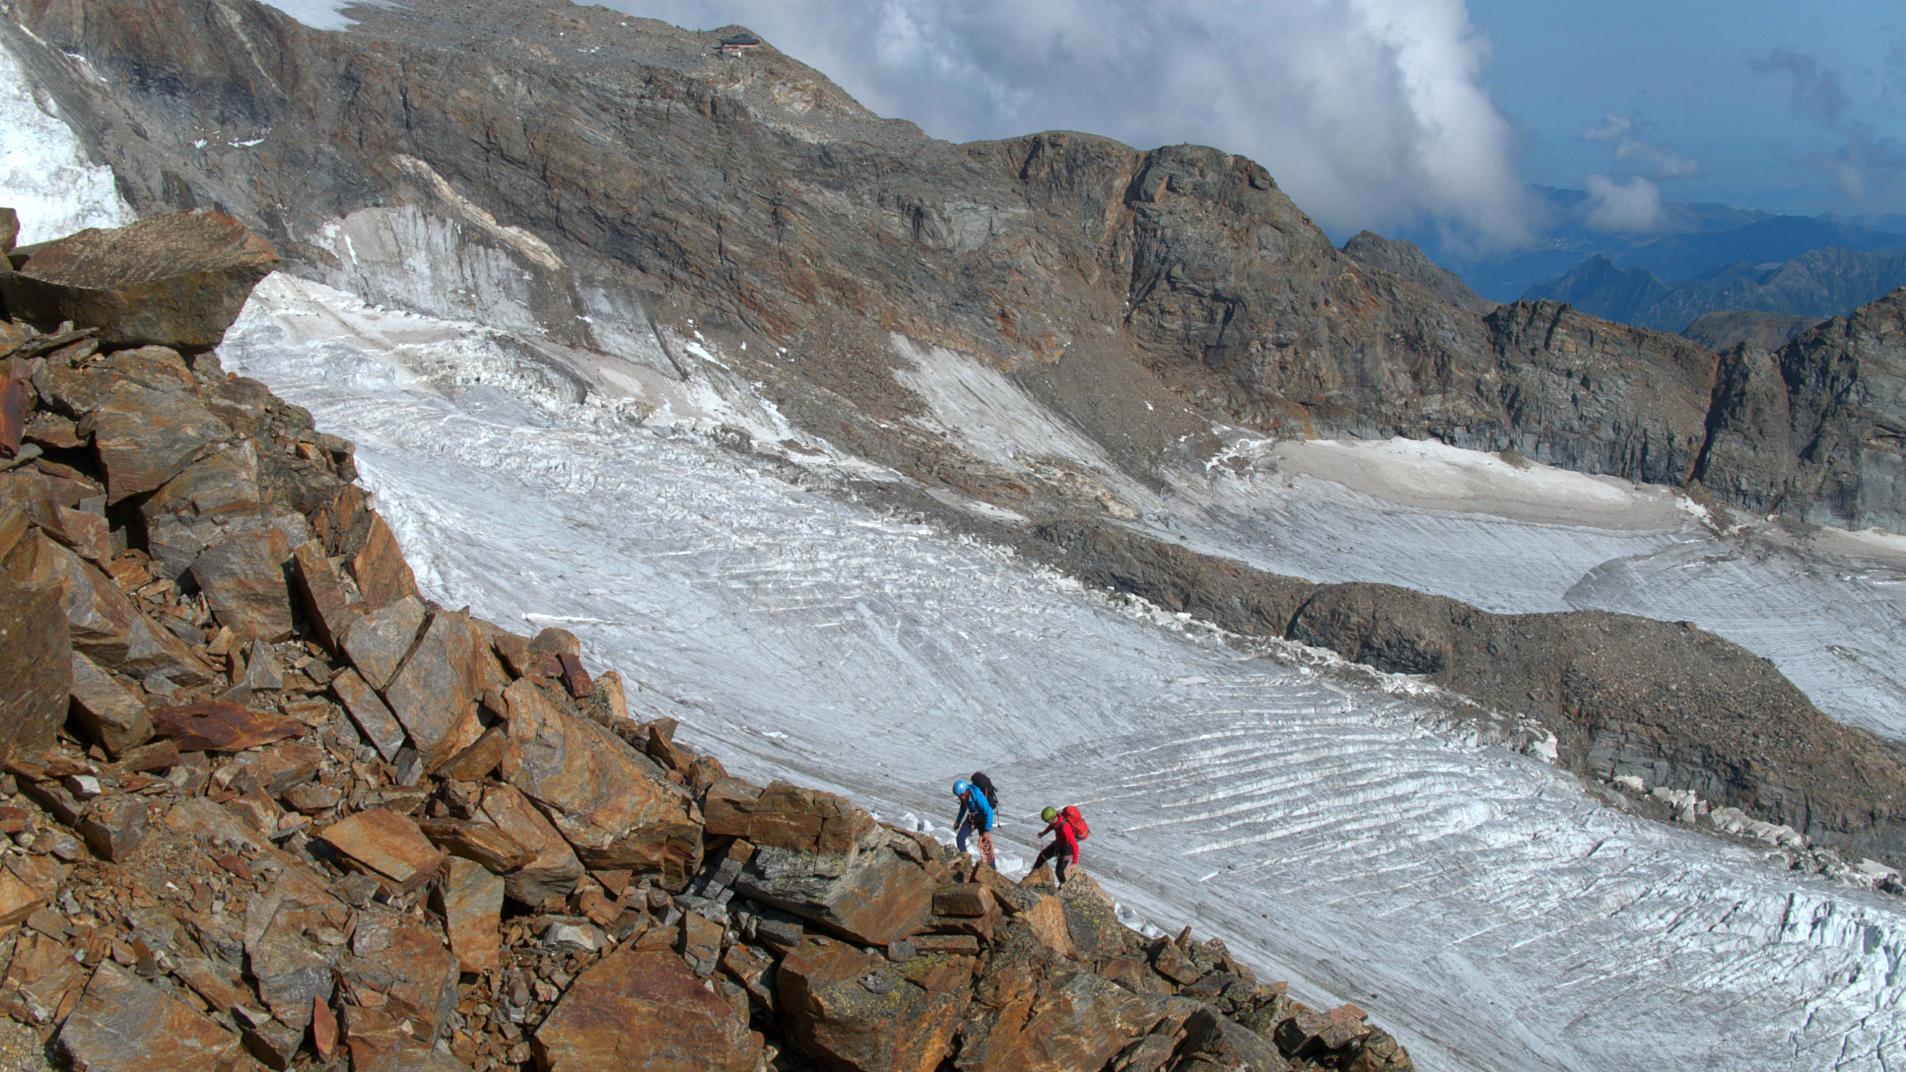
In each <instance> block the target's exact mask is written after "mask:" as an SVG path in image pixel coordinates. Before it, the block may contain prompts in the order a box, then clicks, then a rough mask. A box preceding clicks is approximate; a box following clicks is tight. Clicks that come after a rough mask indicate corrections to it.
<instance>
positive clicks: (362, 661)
mask: <svg viewBox="0 0 1906 1072" xmlns="http://www.w3.org/2000/svg"><path fill="white" fill-rule="evenodd" d="M427 613H428V611H426V610H425V609H424V604H423V600H421V599H418V598H417V597H416V596H405V597H404V598H402V599H399V600H396V601H394V602H391V603H388V604H386V605H384V606H382V607H380V608H378V609H377V610H373V611H370V612H368V613H365V614H363V615H361V616H359V617H357V618H355V619H354V620H353V621H352V622H350V623H349V625H348V627H347V628H346V629H345V630H344V632H343V635H342V638H341V642H342V645H343V648H344V654H345V655H346V656H347V657H349V658H350V660H351V665H352V666H355V667H357V672H358V673H360V674H362V675H364V680H365V681H368V682H370V685H371V687H372V688H374V689H382V688H384V687H386V686H387V685H389V684H390V679H391V677H392V676H393V675H395V674H396V673H397V668H398V667H400V666H402V665H403V663H404V656H406V655H409V654H410V649H411V646H412V645H413V644H415V643H416V642H417V630H419V629H421V628H423V624H424V617H425V615H426V614H427Z"/></svg>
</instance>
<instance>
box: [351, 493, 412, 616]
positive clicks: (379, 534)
mask: <svg viewBox="0 0 1906 1072" xmlns="http://www.w3.org/2000/svg"><path fill="white" fill-rule="evenodd" d="M369 526H370V527H369V528H368V529H367V530H366V533H365V536H364V544H363V546H362V547H359V548H358V549H357V551H356V552H355V553H354V554H352V555H351V557H350V560H349V562H348V563H347V565H348V568H349V569H350V571H351V578H352V579H353V580H355V581H356V582H357V590H358V591H359V592H361V593H363V596H364V605H365V606H367V607H373V608H375V607H383V606H388V605H390V604H392V603H395V602H396V601H398V600H400V599H402V598H404V597H405V596H415V595H417V594H418V593H417V578H416V577H415V576H413V575H412V574H411V572H410V563H408V562H406V561H404V552H403V550H402V549H401V548H400V547H398V546H397V537H396V535H395V534H393V533H392V532H391V530H390V526H389V525H387V524H385V523H384V519H383V518H382V517H381V516H379V515H377V514H375V513H373V514H371V515H370V521H369Z"/></svg>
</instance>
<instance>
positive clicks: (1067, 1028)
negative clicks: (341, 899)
mask: <svg viewBox="0 0 1906 1072" xmlns="http://www.w3.org/2000/svg"><path fill="white" fill-rule="evenodd" d="M1035 963H1038V962H1031V963H1029V962H1026V961H1024V960H1022V959H1020V958H1017V957H1002V956H1001V954H1000V953H999V952H997V951H996V952H995V953H994V955H993V959H992V960H991V961H990V962H989V963H988V965H987V968H986V974H985V976H983V977H982V979H981V982H980V984H979V985H978V986H977V987H976V989H975V1002H974V1005H973V1007H972V1009H971V1011H970V1012H969V1013H968V1015H967V1018H966V1019H967V1023H966V1025H965V1027H964V1029H963V1031H962V1033H961V1041H960V1053H959V1057H958V1058H957V1059H956V1061H955V1062H954V1067H956V1068H958V1069H960V1070H961V1072H1007V1070H1012V1072H1070V1070H1072V1069H1079V1068H1102V1067H1104V1066H1105V1064H1106V1062H1108V1061H1110V1060H1111V1059H1112V1058H1113V1057H1114V1056H1115V1055H1117V1054H1118V1053H1119V1052H1120V1051H1122V1050H1124V1049H1125V1048H1126V1047H1127V1046H1129V1045H1130V1044H1131V1043H1132V1042H1133V1041H1135V1040H1136V1039H1138V1038H1139V1037H1140V1036H1142V1035H1144V1034H1146V1033H1147V1032H1149V1031H1150V1030H1151V1029H1152V1026H1153V1025H1154V1024H1155V1023H1156V1022H1157V1021H1158V1020H1159V1018H1160V1016H1161V1015H1162V1014H1161V1012H1160V1010H1159V1007H1158V1006H1157V1005H1156V1004H1155V1003H1154V1002H1153V1001H1152V1000H1148V999H1146V998H1143V997H1141V996H1139V995H1137V994H1134V993H1132V992H1131V991H1128V990H1125V989H1122V988H1120V987H1118V986H1116V985H1114V984H1112V983H1110V982H1108V981H1106V980H1105V979H1103V978H1101V977H1099V976H1097V975H1093V974H1091V973H1090V972H1082V971H1076V970H1072V969H1062V970H1059V971H1056V972H1053V973H1052V974H1045V973H1043V972H1040V971H1037V970H1035V968H1034V966H1033V965H1034V964H1035ZM1046 963H1048V964H1049V963H1050V962H1046Z"/></svg>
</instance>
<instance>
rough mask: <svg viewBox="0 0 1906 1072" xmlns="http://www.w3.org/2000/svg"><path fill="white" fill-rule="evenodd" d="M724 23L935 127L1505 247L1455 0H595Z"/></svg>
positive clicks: (1476, 66) (1505, 227)
mask: <svg viewBox="0 0 1906 1072" xmlns="http://www.w3.org/2000/svg"><path fill="white" fill-rule="evenodd" d="M608 2H609V3H610V6H612V7H616V8H618V9H621V10H624V11H629V12H632V13H635V14H640V15H646V16H650V17H653V18H659V19H664V20H666V21H669V22H673V23H676V24H678V25H685V26H690V27H697V28H703V29H706V28H711V27H715V26H720V25H725V24H728V23H741V24H744V25H746V26H748V27H749V28H751V29H753V30H755V31H757V32H759V33H760V34H762V35H763V36H764V37H766V38H767V39H768V41H769V42H770V43H772V44H774V45H775V46H776V47H778V48H780V49H782V50H783V51H785V52H788V53H790V54H792V55H794V56H796V57H798V58H800V59H801V60H803V61H804V62H806V63H808V64H810V65H812V66H814V67H816V68H818V69H819V70H821V71H822V72H824V73H825V74H827V75H828V76H829V77H830V78H832V79H834V80H835V81H836V82H838V83H840V85H841V86H843V87H844V88H845V89H847V90H848V91H849V92H850V93H853V94H854V95H855V96H856V97H857V98H859V99H860V100H861V101H862V102H863V103H865V104H866V105H867V106H868V107H870V108H873V109H874V110H875V111H877V112H880V113H882V114H884V115H892V116H900V117H903V118H907V119H911V120H913V121H914V122H916V123H919V124H920V125H921V126H922V127H924V128H925V129H926V130H927V131H928V132H929V133H931V134H934V135H936V136H938V137H943V138H951V139H955V140H968V139H975V138H997V137H1007V136H1011V135H1015V134H1022V133H1029V132H1032V131H1038V130H1046V129H1053V128H1061V129H1075V130H1084V131H1090V132H1092V133H1098V134H1106V135H1110V136H1112V137H1115V138H1118V139H1120V140H1121V141H1125V142H1128V143H1130V144H1132V145H1135V146H1138V147H1141V148H1148V147H1152V146H1156V145H1161V144H1171V143H1176V142H1198V143H1203V144H1208V145H1214V146H1217V147H1219V148H1222V149H1225V150H1228V151H1231V152H1237V153H1242V154H1244V155H1246V156H1249V157H1251V158H1252V159H1255V160H1257V161H1258V162H1260V163H1262V164H1263V165H1264V166H1265V167H1267V168H1269V169H1270V171H1271V173H1272V174H1273V175H1275V176H1276V177H1277V180H1278V183H1279V184H1280V185H1281V186H1283V187H1284V188H1285V190H1287V191H1288V192H1289V193H1290V195H1291V197H1292V198H1293V199H1294V200H1295V201H1296V202H1297V204H1298V205H1299V206H1300V207H1302V208H1303V209H1304V210H1305V211H1306V212H1308V213H1310V214H1311V215H1312V216H1313V217H1315V218H1316V219H1318V220H1319V221H1320V222H1322V223H1323V224H1324V225H1325V226H1326V227H1328V228H1330V229H1332V230H1334V231H1337V232H1340V233H1341V232H1345V231H1351V230H1355V229H1358V228H1363V227H1370V228H1375V229H1378V230H1394V229H1397V228H1399V227H1401V226H1403V225H1406V224H1411V223H1417V222H1421V221H1424V220H1429V221H1434V222H1436V223H1437V224H1438V225H1439V226H1442V227H1444V228H1446V229H1447V230H1448V231H1449V232H1450V233H1451V234H1452V237H1457V238H1461V239H1466V240H1470V241H1475V242H1480V243H1483V244H1489V245H1513V244H1516V243H1519V242H1521V241H1523V240H1525V239H1526V238H1527V237H1528V227H1527V221H1528V219H1529V218H1530V210H1529V208H1528V207H1527V202H1526V194H1525V192H1524V189H1523V186H1522V183H1521V180H1520V179H1519V177H1518V176H1517V174H1516V171H1515V168H1514V166H1513V164H1512V162H1511V159H1510V145H1511V137H1512V136H1511V131H1510V127H1509V124H1508V122H1507V121H1506V120H1505V119H1504V118H1503V116H1502V114H1501V113H1500V112H1498V111H1497V110H1496V108H1495V105H1494V104H1493V103H1492V102H1491V101H1490V100H1489V97H1488V94H1487V93H1486V92H1485V91H1484V89H1483V88H1482V86H1481V84H1480V81H1479V79H1480V75H1481V72H1482V70H1483V68H1484V67H1485V66H1486V65H1487V64H1488V62H1489V59H1490V49H1489V42H1488V41H1487V39H1486V38H1484V37H1483V36H1482V35H1481V34H1480V33H1478V32H1477V31H1476V29H1475V28H1474V27H1473V26H1471V24H1470V21H1469V15H1468V10H1467V8H1466V7H1465V5H1464V2H1463V0H1286V2H1281V3H1278V4H1258V3H1253V2H1249V0H1183V2H1179V3H1174V4H1159V3H1156V2H1153V0H1031V2H1028V0H608Z"/></svg>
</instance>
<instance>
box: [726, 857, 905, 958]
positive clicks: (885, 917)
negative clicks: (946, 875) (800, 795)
mask: <svg viewBox="0 0 1906 1072" xmlns="http://www.w3.org/2000/svg"><path fill="white" fill-rule="evenodd" d="M901 841H902V839H901V838H900V836H899V835H897V834H891V833H889V832H888V831H886V830H884V829H877V832H876V833H874V834H872V835H870V836H869V837H868V838H867V840H866V841H865V842H864V843H863V844H862V845H860V846H858V847H856V848H855V849H854V851H852V852H850V853H845V854H828V855H822V854H816V853H811V852H803V851H801V850H799V849H786V848H778V847H772V846H762V847H760V848H758V849H757V851H756V852H755V854H754V856H753V857H752V858H751V859H749V861H748V863H747V866H746V867H744V868H743V869H742V872H741V874H740V876H739V877H738V878H737V879H736V880H735V888H736V889H738V890H739V891H741V893H743V894H744V895H746V896H747V897H749V898H752V899H753V900H756V901H760V902H761V903H763V904H768V905H773V906H774V907H776V908H779V909H781V910H783V911H785V912H788V913H791V914H793V915H796V916H799V917H801V918H802V919H806V920H811V921H813V922H815V923H818V924H820V925H821V926H822V927H824V928H826V929H827V930H829V931H832V932H833V933H835V934H838V935H840V936H841V937H843V938H848V939H850V940H852V941H855V942H859V943H861V944H863V945H886V944H887V943H889V942H892V941H896V940H898V939H900V938H905V937H906V936H907V935H910V934H913V933H914V932H915V931H917V930H919V929H920V928H921V926H922V925H924V924H925V923H926V921H927V919H928V917H930V916H931V915H932V912H933V892H934V890H935V889H936V888H937V886H938V885H939V879H938V877H936V876H935V874H934V873H933V872H932V871H930V870H929V869H928V866H927V865H926V864H925V863H923V862H922V861H920V860H919V859H917V858H915V856H914V855H913V854H912V853H910V852H908V851H907V850H908V849H909V848H911V847H912V846H911V844H910V843H907V844H901V843H900V842H901Z"/></svg>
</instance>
